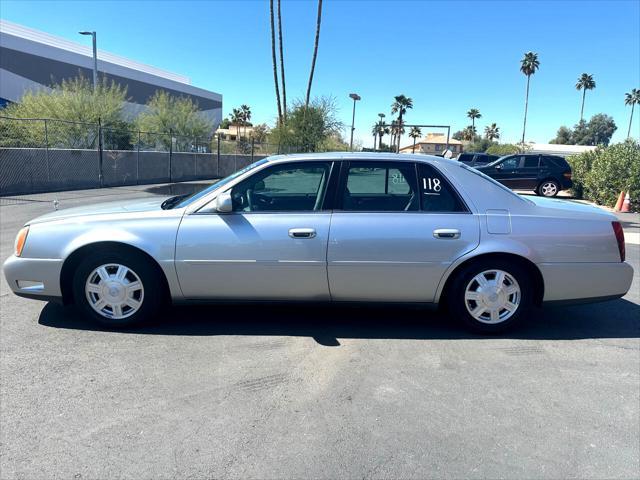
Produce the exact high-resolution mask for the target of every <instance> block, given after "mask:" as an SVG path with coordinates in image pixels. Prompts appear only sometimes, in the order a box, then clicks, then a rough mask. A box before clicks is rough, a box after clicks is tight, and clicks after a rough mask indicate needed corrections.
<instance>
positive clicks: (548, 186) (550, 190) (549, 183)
mask: <svg viewBox="0 0 640 480" xmlns="http://www.w3.org/2000/svg"><path fill="white" fill-rule="evenodd" d="M559 191H560V184H558V182H556V181H555V180H545V181H544V182H542V183H540V185H538V189H537V193H538V195H540V196H542V197H555V196H556V195H557V194H558V192H559Z"/></svg>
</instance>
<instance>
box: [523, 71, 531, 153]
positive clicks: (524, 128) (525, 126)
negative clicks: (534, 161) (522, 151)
mask: <svg viewBox="0 0 640 480" xmlns="http://www.w3.org/2000/svg"><path fill="white" fill-rule="evenodd" d="M530 79H531V75H527V94H526V96H525V97H524V123H523V125H522V146H523V147H524V134H525V132H526V130H527V110H528V109H529V80H530Z"/></svg>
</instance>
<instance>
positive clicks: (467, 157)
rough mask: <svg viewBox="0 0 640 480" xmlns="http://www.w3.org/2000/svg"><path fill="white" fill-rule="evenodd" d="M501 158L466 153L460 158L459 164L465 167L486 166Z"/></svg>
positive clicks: (485, 154)
mask: <svg viewBox="0 0 640 480" xmlns="http://www.w3.org/2000/svg"><path fill="white" fill-rule="evenodd" d="M499 158H500V157H499V156H498V155H491V154H488V153H473V152H465V153H461V154H460V156H459V157H458V161H459V162H463V163H464V164H465V165H469V166H470V167H475V166H476V165H478V166H480V165H486V164H487V163H491V162H495V161H496V160H498V159H499Z"/></svg>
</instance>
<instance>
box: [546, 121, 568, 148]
mask: <svg viewBox="0 0 640 480" xmlns="http://www.w3.org/2000/svg"><path fill="white" fill-rule="evenodd" d="M549 143H555V144H558V145H572V144H573V131H572V130H571V129H570V128H569V127H565V126H564V125H563V126H561V127H560V128H559V129H558V133H556V138H554V139H552V140H550V141H549Z"/></svg>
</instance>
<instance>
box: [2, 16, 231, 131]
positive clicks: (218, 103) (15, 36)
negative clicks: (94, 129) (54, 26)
mask: <svg viewBox="0 0 640 480" xmlns="http://www.w3.org/2000/svg"><path fill="white" fill-rule="evenodd" d="M84 38H85V39H86V41H88V42H89V46H85V45H81V44H78V43H76V42H71V41H69V40H65V39H64V38H60V37H56V36H53V35H49V34H48V33H44V32H40V31H38V30H33V29H31V28H27V27H23V26H21V25H17V24H15V23H11V22H7V21H6V20H0V107H2V106H3V105H5V104H7V103H10V102H19V101H20V98H21V97H22V95H24V93H25V92H26V91H28V90H38V89H48V88H49V86H50V85H52V84H54V83H60V82H61V81H62V80H65V79H70V78H74V77H77V76H78V75H82V76H83V77H85V78H87V79H91V78H92V77H93V51H92V47H91V46H90V44H91V39H90V37H84ZM99 44H100V36H99V32H98V45H99ZM98 77H99V78H105V79H108V80H113V81H114V82H116V83H117V84H120V85H122V86H126V87H127V96H128V97H130V101H129V102H128V104H127V111H128V112H129V113H130V114H132V115H135V114H137V113H138V112H139V111H140V110H142V109H144V108H145V107H144V106H145V104H146V103H147V101H148V100H149V99H150V98H151V97H152V96H153V95H154V93H155V92H156V91H158V90H164V91H166V92H167V93H169V94H171V95H175V96H182V97H188V98H191V99H192V100H193V101H194V102H195V103H197V104H198V107H199V108H200V110H201V111H202V114H203V115H204V116H206V117H207V118H208V119H209V120H210V121H211V122H212V123H213V124H214V125H218V124H219V123H220V121H221V120H222V95H221V94H219V93H215V92H211V91H209V90H205V89H202V88H198V87H194V86H193V85H191V82H190V80H189V78H187V77H185V76H183V75H178V74H175V73H171V72H167V71H165V70H160V69H159V68H155V67H151V66H149V65H144V64H142V63H138V62H135V61H133V60H129V59H127V58H124V57H119V56H117V55H113V54H111V53H108V52H104V51H102V50H98Z"/></svg>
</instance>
